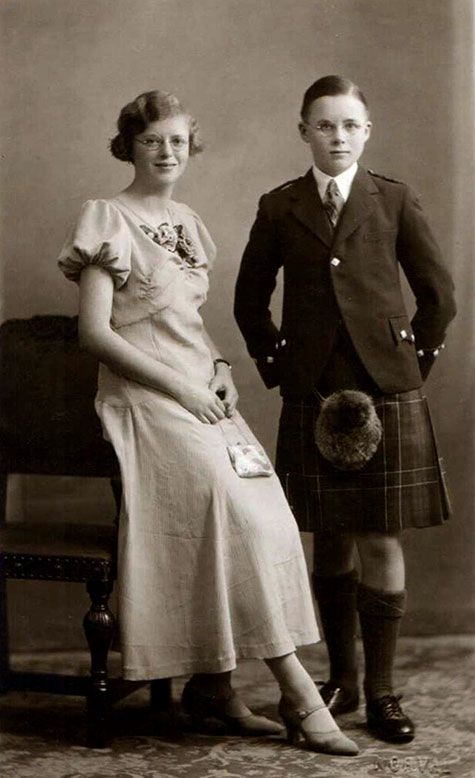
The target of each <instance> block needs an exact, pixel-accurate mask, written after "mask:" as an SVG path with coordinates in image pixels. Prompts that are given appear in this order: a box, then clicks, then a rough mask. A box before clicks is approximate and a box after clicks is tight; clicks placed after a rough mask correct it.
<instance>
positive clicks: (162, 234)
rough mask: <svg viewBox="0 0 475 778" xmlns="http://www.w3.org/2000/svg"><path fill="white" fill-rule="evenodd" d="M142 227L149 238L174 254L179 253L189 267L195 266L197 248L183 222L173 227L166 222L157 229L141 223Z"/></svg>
mask: <svg viewBox="0 0 475 778" xmlns="http://www.w3.org/2000/svg"><path fill="white" fill-rule="evenodd" d="M140 229H142V230H143V231H144V232H145V234H146V235H148V237H149V238H151V239H152V240H153V242H154V243H157V244H158V245H159V246H162V248H164V249H167V251H170V252H171V253H172V254H178V256H179V257H180V259H182V260H183V261H184V262H185V263H186V264H187V265H188V266H189V267H194V266H195V265H196V262H197V256H196V249H195V246H194V244H193V241H192V240H191V238H189V237H188V236H187V235H186V234H185V230H184V227H183V224H175V225H173V227H172V226H171V225H170V224H167V223H166V222H164V223H163V224H160V225H159V226H158V227H157V229H156V230H153V229H152V228H151V227H148V226H147V225H146V224H141V225H140Z"/></svg>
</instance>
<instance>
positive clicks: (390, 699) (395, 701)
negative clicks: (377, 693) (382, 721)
mask: <svg viewBox="0 0 475 778" xmlns="http://www.w3.org/2000/svg"><path fill="white" fill-rule="evenodd" d="M401 698H402V694H398V695H394V694H388V695H386V696H385V697H381V699H380V700H378V707H379V708H380V709H381V713H384V715H385V716H387V717H391V718H393V719H402V718H404V713H403V712H402V710H401V706H400V705H399V700H400V699H401Z"/></svg>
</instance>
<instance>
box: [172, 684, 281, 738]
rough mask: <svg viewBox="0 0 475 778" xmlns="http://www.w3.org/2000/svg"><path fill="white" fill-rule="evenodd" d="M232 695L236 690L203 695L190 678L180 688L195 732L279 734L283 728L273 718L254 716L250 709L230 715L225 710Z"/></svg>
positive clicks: (246, 734) (184, 707)
mask: <svg viewBox="0 0 475 778" xmlns="http://www.w3.org/2000/svg"><path fill="white" fill-rule="evenodd" d="M235 697H236V692H235V691H234V689H232V688H230V689H229V692H228V693H227V694H224V695H221V696H218V695H212V694H206V693H204V692H203V691H201V690H200V689H199V687H198V686H197V685H196V683H194V682H193V679H192V678H191V679H190V680H189V681H188V683H187V684H186V686H185V688H184V689H183V695H182V698H181V702H182V706H183V709H184V711H185V712H186V713H188V715H189V716H190V717H191V721H192V725H193V728H194V729H196V730H197V731H205V732H210V731H212V732H213V734H223V735H224V734H226V735H244V736H256V737H257V736H262V735H280V734H281V733H282V729H283V728H282V726H281V725H280V724H279V723H278V722H277V721H272V720H271V719H268V718H266V716H257V715H255V714H254V713H252V711H249V713H248V714H246V715H244V716H232V715H230V714H229V712H228V709H229V706H230V703H231V701H232V699H233V698H235Z"/></svg>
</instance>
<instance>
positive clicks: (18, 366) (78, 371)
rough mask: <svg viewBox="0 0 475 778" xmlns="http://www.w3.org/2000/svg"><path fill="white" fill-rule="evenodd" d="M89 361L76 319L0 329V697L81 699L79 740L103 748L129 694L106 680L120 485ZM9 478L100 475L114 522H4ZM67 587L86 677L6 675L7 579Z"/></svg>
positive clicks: (158, 697)
mask: <svg viewBox="0 0 475 778" xmlns="http://www.w3.org/2000/svg"><path fill="white" fill-rule="evenodd" d="M96 382H97V362H96V361H95V360H94V359H93V358H92V357H91V356H89V355H88V354H86V353H85V352H82V351H81V350H80V349H79V346H78V340H77V318H76V317H73V318H70V317H66V316H35V317H33V318H32V319H12V320H10V321H7V322H5V323H4V324H3V325H2V326H1V327H0V691H1V692H6V691H8V690H9V689H16V690H30V691H47V692H49V693H60V694H85V695H86V698H87V707H86V711H87V713H86V725H87V743H88V745H89V746H91V747H94V748H102V747H104V746H106V744H107V742H108V740H109V736H110V707H111V704H112V703H113V702H115V701H117V700H118V699H120V698H122V697H124V696H125V695H126V694H128V693H130V691H133V690H134V689H136V688H137V686H138V684H137V683H134V682H126V681H121V680H120V679H117V680H114V681H113V682H111V681H110V680H109V679H108V676H107V656H108V652H109V649H110V646H111V643H112V639H113V637H114V631H115V618H114V616H113V614H112V613H111V611H110V610H109V607H108V601H109V596H110V594H111V592H112V588H113V584H114V581H115V579H116V574H117V560H116V546H117V520H118V513H119V508H120V499H121V485H120V476H119V469H118V463H117V460H116V457H115V454H114V451H113V449H112V447H111V446H110V444H109V443H107V442H106V441H105V440H104V439H103V437H102V430H101V426H100V422H99V419H98V418H97V416H96V414H95V411H94V405H93V400H94V395H95V391H96ZM12 473H34V474H43V475H69V476H90V477H96V478H98V477H102V478H104V477H105V478H109V479H110V482H111V486H112V489H113V492H114V497H115V501H116V506H117V516H116V521H115V522H114V517H113V516H104V521H102V522H101V523H100V524H78V523H71V521H66V520H65V521H64V522H63V521H57V520H56V521H46V522H43V521H38V520H37V521H32V522H30V521H28V522H7V521H6V493H7V480H8V476H9V474H12ZM8 578H17V579H18V578H22V579H30V580H48V581H58V582H59V581H76V582H83V583H85V584H86V586H87V591H88V593H89V596H90V600H91V606H90V609H89V610H88V612H87V613H86V615H85V617H84V622H83V626H84V631H85V635H86V639H87V643H88V645H89V651H90V658H91V673H90V677H85V678H84V677H76V676H64V675H63V676H61V675H53V674H40V673H19V672H13V671H11V669H10V666H9V648H8V619H7V606H6V579H8ZM151 693H152V698H151V699H152V706H153V707H154V708H156V709H157V708H159V709H163V708H166V707H167V706H168V705H169V703H170V699H171V694H170V682H169V681H168V680H165V681H163V680H156V681H152V684H151Z"/></svg>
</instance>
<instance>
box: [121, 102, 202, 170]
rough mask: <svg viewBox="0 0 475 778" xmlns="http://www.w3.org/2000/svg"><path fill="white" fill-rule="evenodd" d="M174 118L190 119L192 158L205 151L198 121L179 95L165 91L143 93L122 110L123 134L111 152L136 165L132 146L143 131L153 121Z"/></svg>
mask: <svg viewBox="0 0 475 778" xmlns="http://www.w3.org/2000/svg"><path fill="white" fill-rule="evenodd" d="M172 116H186V117H187V118H188V121H189V128H190V156H192V155H194V154H199V152H200V151H203V143H202V140H201V138H200V131H199V127H198V124H197V122H196V120H195V119H194V118H193V117H192V116H190V114H189V113H188V112H187V111H186V110H185V109H184V108H183V106H182V104H181V103H180V101H179V100H178V98H177V97H175V95H172V94H170V93H169V92H161V91H160V90H158V89H155V90H153V91H152V92H143V93H142V94H141V95H139V96H138V97H136V98H135V100H132V102H131V103H127V105H124V107H123V108H122V110H121V112H120V114H119V118H118V120H117V129H118V130H119V132H118V133H117V135H116V136H115V137H114V138H112V140H111V142H110V151H111V153H112V155H113V156H114V157H116V158H117V159H120V160H122V161H123V162H132V161H133V153H132V144H133V140H134V138H135V136H136V135H138V134H139V133H141V132H143V131H144V130H145V129H146V127H147V126H148V125H149V124H150V122H156V121H160V120H161V119H169V118H170V117H172Z"/></svg>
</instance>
